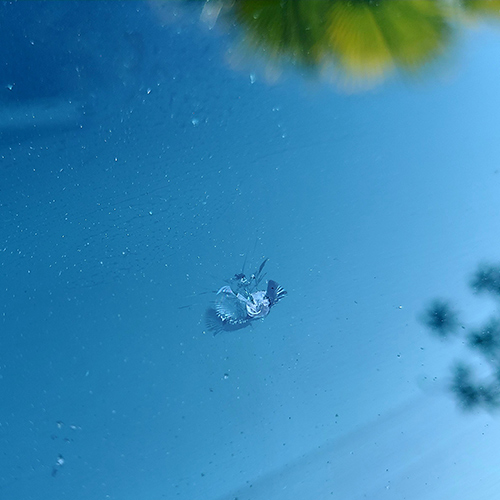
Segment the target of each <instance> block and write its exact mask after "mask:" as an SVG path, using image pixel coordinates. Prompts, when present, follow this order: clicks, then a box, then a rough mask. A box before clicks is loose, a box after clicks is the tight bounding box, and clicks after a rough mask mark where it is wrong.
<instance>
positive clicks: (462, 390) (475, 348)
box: [421, 265, 500, 410]
mask: <svg viewBox="0 0 500 500" xmlns="http://www.w3.org/2000/svg"><path fill="white" fill-rule="evenodd" d="M470 286H471V288H472V290H473V291H474V292H475V293H484V294H486V295H488V296H490V297H493V298H494V299H495V300H496V301H498V300H499V299H500V265H481V266H479V267H478V269H477V271H476V272H475V274H474V276H473V278H472V280H471V281H470ZM421 319H422V321H423V323H424V324H425V325H426V326H427V328H428V329H429V330H430V331H431V332H432V333H433V334H434V335H437V336H438V337H440V338H442V339H450V338H451V337H453V336H459V337H462V341H463V342H464V344H465V345H466V346H467V347H468V348H469V349H470V350H471V353H472V352H475V353H476V354H478V355H479V357H480V359H481V360H482V362H481V363H480V366H481V369H482V373H481V375H480V376H477V375H476V373H475V370H474V368H473V366H472V365H471V364H467V363H465V362H460V363H459V364H457V365H456V366H455V367H454V368H453V370H452V381H451V384H450V390H451V391H452V392H453V394H454V395H455V396H456V397H457V399H458V401H459V402H460V404H461V406H462V407H463V408H465V409H473V408H477V407H483V408H486V409H489V410H492V409H497V408H499V407H500V310H499V311H497V312H496V314H494V315H493V316H492V317H490V318H489V319H488V320H487V321H485V322H484V323H483V324H482V325H480V326H478V327H473V328H469V329H467V328H464V327H463V326H460V324H459V321H458V319H457V313H456V312H455V311H454V310H453V308H452V307H451V306H450V305H449V303H447V302H445V301H442V300H435V301H434V302H432V303H431V304H430V305H429V307H428V308H427V309H426V310H425V312H424V313H423V315H422V317H421Z"/></svg>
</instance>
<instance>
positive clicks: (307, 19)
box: [227, 0, 451, 85]
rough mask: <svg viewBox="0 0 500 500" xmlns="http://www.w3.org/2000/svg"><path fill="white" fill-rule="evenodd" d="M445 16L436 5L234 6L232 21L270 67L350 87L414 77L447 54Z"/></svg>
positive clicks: (305, 2)
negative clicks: (393, 76) (398, 74)
mask: <svg viewBox="0 0 500 500" xmlns="http://www.w3.org/2000/svg"><path fill="white" fill-rule="evenodd" d="M446 12H447V10H446V9H445V7H444V6H443V4H441V3H440V2H435V1H432V0H390V1H384V0H381V1H380V2H371V1H367V0H366V1H364V0H358V1H350V2H348V1H345V0H332V1H321V0H320V1H309V0H299V1H296V0H294V1H291V0H288V1H287V0H285V1H278V0H273V1H268V0H265V1H262V0H250V1H246V2H234V4H233V5H232V8H230V9H228V11H227V15H229V16H232V17H233V18H234V20H235V21H236V23H237V24H238V25H240V26H241V27H243V28H244V31H245V44H246V45H247V47H249V48H250V49H251V51H252V54H254V53H257V54H260V55H261V56H262V57H264V58H265V60H266V61H267V63H268V65H271V66H272V67H273V68H276V67H278V68H279V67H283V66H284V65H286V64H291V65H293V66H297V67H300V68H302V69H307V70H308V71H309V72H311V73H312V72H318V71H320V70H322V71H326V72H327V74H329V75H332V76H335V75H338V74H339V75H340V76H335V78H340V79H341V80H343V81H344V82H346V83H348V84H352V85H359V84H360V83H362V82H365V83H366V82H372V81H377V80H380V79H382V78H383V77H384V75H386V74H387V73H389V72H391V71H393V70H395V69H399V70H403V71H405V72H409V73H415V72H417V71H418V70H420V69H421V68H423V67H424V66H425V65H426V64H427V63H428V62H430V61H432V60H434V59H435V58H436V57H437V56H439V55H440V54H442V53H443V52H444V49H445V47H446V46H447V45H448V43H449V41H450V38H451V28H450V25H449V23H448V20H447V16H446Z"/></svg>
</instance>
